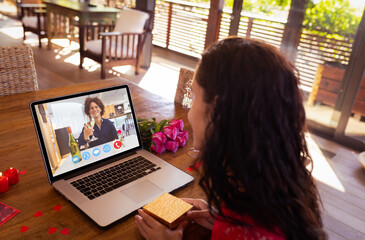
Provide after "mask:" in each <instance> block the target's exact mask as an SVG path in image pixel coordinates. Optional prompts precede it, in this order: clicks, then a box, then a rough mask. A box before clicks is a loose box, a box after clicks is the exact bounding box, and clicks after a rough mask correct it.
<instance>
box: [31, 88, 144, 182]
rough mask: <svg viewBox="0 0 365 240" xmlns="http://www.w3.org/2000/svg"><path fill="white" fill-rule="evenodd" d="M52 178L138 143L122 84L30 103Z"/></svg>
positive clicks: (127, 93)
mask: <svg viewBox="0 0 365 240" xmlns="http://www.w3.org/2000/svg"><path fill="white" fill-rule="evenodd" d="M31 109H32V115H33V118H34V122H35V125H36V130H37V134H38V138H39V141H40V144H41V148H42V154H43V157H44V160H45V162H46V165H47V167H48V169H47V170H48V174H49V175H50V174H51V176H49V177H51V178H54V177H57V176H61V175H64V174H66V173H69V172H72V171H74V170H76V169H81V168H83V167H86V166H90V165H92V164H95V163H98V162H100V161H102V160H104V159H108V158H111V157H113V156H115V155H117V154H120V153H125V152H128V151H131V150H135V149H138V148H140V147H141V144H140V139H139V132H138V128H137V126H136V119H135V114H134V110H133V106H132V102H131V98H130V94H129V89H128V87H127V86H119V87H113V88H108V89H101V90H97V91H92V92H85V93H80V94H76V95H70V96H64V97H60V98H54V99H48V100H44V101H39V102H34V103H32V104H31Z"/></svg>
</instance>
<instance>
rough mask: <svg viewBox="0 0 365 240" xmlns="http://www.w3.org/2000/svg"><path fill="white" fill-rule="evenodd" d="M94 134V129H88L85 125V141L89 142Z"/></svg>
mask: <svg viewBox="0 0 365 240" xmlns="http://www.w3.org/2000/svg"><path fill="white" fill-rule="evenodd" d="M93 134H94V129H91V128H88V127H87V126H86V124H85V125H84V140H85V141H87V140H89V137H90V136H91V135H93Z"/></svg>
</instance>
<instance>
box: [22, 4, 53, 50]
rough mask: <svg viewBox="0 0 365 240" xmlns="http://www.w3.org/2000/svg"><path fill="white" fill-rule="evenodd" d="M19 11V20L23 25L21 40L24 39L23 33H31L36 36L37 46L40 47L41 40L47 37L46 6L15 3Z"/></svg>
mask: <svg viewBox="0 0 365 240" xmlns="http://www.w3.org/2000/svg"><path fill="white" fill-rule="evenodd" d="M17 8H18V9H19V10H18V12H19V16H18V18H19V20H21V21H22V25H23V40H25V39H26V36H25V32H27V31H29V32H33V33H35V34H37V35H38V46H39V47H40V48H41V47H42V42H41V39H42V38H46V37H47V25H46V5H45V4H37V3H22V1H21V0H18V1H17Z"/></svg>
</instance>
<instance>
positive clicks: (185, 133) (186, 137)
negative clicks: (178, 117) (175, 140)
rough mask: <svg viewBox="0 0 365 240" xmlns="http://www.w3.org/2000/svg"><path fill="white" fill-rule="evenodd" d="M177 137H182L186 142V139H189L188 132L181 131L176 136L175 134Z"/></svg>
mask: <svg viewBox="0 0 365 240" xmlns="http://www.w3.org/2000/svg"><path fill="white" fill-rule="evenodd" d="M177 136H179V137H183V138H185V140H186V141H187V140H188V138H189V132H188V131H184V130H183V131H181V132H179V133H178V134H177Z"/></svg>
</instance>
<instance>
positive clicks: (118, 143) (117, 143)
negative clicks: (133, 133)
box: [114, 141, 122, 149]
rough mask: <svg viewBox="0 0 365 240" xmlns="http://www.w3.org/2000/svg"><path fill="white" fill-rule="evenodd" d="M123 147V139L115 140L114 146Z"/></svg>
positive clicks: (116, 147)
mask: <svg viewBox="0 0 365 240" xmlns="http://www.w3.org/2000/svg"><path fill="white" fill-rule="evenodd" d="M121 147H122V142H121V141H115V142H114V148H115V149H119V148H121Z"/></svg>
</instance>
